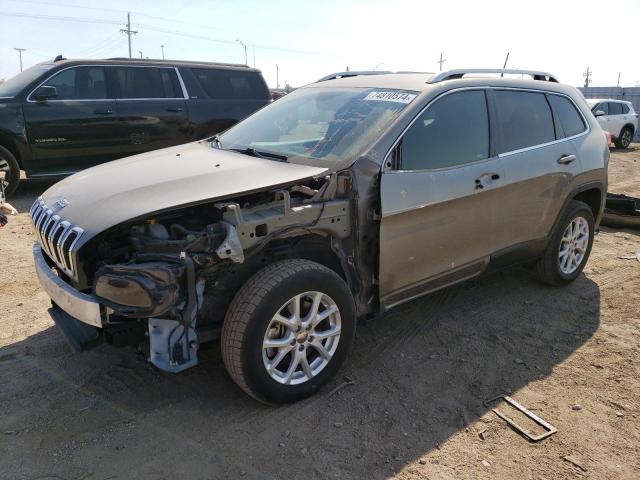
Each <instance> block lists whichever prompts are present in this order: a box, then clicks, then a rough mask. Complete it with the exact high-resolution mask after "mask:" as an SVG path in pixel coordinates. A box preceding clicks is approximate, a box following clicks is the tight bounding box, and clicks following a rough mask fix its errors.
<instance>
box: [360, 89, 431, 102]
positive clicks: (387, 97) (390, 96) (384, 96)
mask: <svg viewBox="0 0 640 480" xmlns="http://www.w3.org/2000/svg"><path fill="white" fill-rule="evenodd" d="M417 96H418V95H416V94H414V93H404V92H376V91H373V92H371V93H369V95H367V96H366V97H364V100H370V101H375V102H398V103H411V101H412V100H413V99H414V98H416V97H417Z"/></svg>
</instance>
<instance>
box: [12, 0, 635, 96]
mask: <svg viewBox="0 0 640 480" xmlns="http://www.w3.org/2000/svg"><path fill="white" fill-rule="evenodd" d="M606 5H607V4H606V2H602V1H591V0H582V1H574V0H537V1H534V2H532V1H528V2H521V1H517V0H512V1H502V0H484V1H480V0H472V1H467V0H455V1H443V0H441V1H437V2H434V1H427V0H424V1H418V0H413V1H410V0H393V1H389V0H387V1H382V0H315V1H310V0H297V1H293V0H291V1H284V0H282V1H280V0H270V1H259V0H207V1H205V0H175V1H162V0H136V1H131V0H129V1H125V0H102V1H96V0H84V1H81V0H61V1H56V0H0V78H9V77H11V76H13V75H15V74H16V73H18V72H19V71H20V64H19V57H18V52H17V51H15V50H14V48H16V47H17V48H25V49H26V51H25V52H24V53H23V64H24V67H25V68H26V67H28V66H31V65H33V64H35V63H39V62H43V61H46V60H50V59H52V58H54V57H55V56H56V55H58V54H62V55H63V56H65V57H66V58H92V59H95V58H109V57H123V56H127V55H128V47H127V37H126V35H125V34H124V33H122V32H120V29H121V28H125V23H126V15H127V12H131V22H132V30H137V31H138V33H137V34H136V35H134V36H133V37H132V38H133V39H132V53H133V56H137V57H139V56H140V52H142V56H143V57H145V58H146V57H149V58H162V49H161V45H164V46H165V48H164V53H165V57H166V58H168V59H179V60H205V61H214V62H230V63H244V62H245V53H244V48H243V47H242V45H241V44H240V43H239V42H237V40H240V41H242V42H243V43H244V44H246V45H247V63H248V64H249V65H250V66H254V65H255V66H256V67H257V68H259V69H260V70H262V72H263V75H264V77H265V79H266V80H267V83H268V84H269V86H270V87H275V86H276V82H277V81H279V84H280V86H281V87H282V86H283V85H284V84H285V82H286V83H289V84H290V85H292V86H300V85H304V84H307V83H310V82H313V81H315V80H317V79H318V78H320V77H322V76H324V75H326V74H329V73H332V72H338V71H343V70H345V68H346V67H347V66H349V67H350V68H351V70H373V69H377V70H391V71H398V70H411V71H427V72H436V71H438V70H439V68H440V66H439V64H438V60H439V58H440V54H442V55H443V58H444V59H445V60H446V61H445V62H444V64H443V69H444V70H447V69H454V68H482V67H486V68H500V67H502V65H503V63H504V60H505V57H506V55H507V52H509V61H508V65H507V67H508V68H509V67H510V68H522V69H534V70H542V71H547V72H550V73H553V74H554V75H556V76H557V77H558V78H559V79H560V81H562V82H563V83H568V84H572V85H576V86H579V85H582V84H583V83H584V77H583V72H585V71H586V69H587V66H588V67H589V69H590V70H591V71H592V72H593V74H592V86H615V85H616V83H617V81H618V73H620V85H621V86H627V87H628V86H635V85H640V61H638V60H637V59H636V58H635V56H634V55H635V52H636V50H637V45H638V39H639V37H638V34H637V28H638V27H637V26H638V25H640V0H617V1H616V2H615V12H614V11H609V10H608V9H607V8H605V7H606ZM36 17H37V18H36ZM601 19H602V20H605V21H604V22H601V21H600V20H601ZM613 25H618V27H617V28H613V29H612V26H613ZM276 65H277V66H278V71H279V75H278V76H277V75H276Z"/></svg>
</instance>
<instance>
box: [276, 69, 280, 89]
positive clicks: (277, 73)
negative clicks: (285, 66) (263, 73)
mask: <svg viewBox="0 0 640 480" xmlns="http://www.w3.org/2000/svg"><path fill="white" fill-rule="evenodd" d="M276 88H280V66H279V65H276Z"/></svg>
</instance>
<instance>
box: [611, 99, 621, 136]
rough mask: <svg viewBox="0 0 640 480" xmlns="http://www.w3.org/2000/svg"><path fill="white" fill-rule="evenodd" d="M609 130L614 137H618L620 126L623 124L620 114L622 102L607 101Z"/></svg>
mask: <svg viewBox="0 0 640 480" xmlns="http://www.w3.org/2000/svg"><path fill="white" fill-rule="evenodd" d="M609 124H610V125H611V130H609V131H610V132H611V133H612V134H613V136H614V137H619V136H620V132H621V131H622V127H623V126H624V115H623V114H622V103H620V102H609Z"/></svg>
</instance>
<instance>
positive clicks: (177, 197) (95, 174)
mask: <svg viewBox="0 0 640 480" xmlns="http://www.w3.org/2000/svg"><path fill="white" fill-rule="evenodd" d="M326 171H327V169H325V168H317V167H310V166H306V165H296V164H291V163H285V162H279V161H272V160H267V159H262V158H255V157H250V156H247V155H243V154H240V153H237V152H232V151H225V150H218V149H214V148H211V146H210V144H209V142H206V141H202V142H195V143H188V144H186V145H180V146H177V147H171V148H165V149H162V150H155V151H152V152H147V153H143V154H141V155H135V156H132V157H127V158H124V159H122V160H116V161H114V162H109V163H105V164H103V165H100V166H97V167H93V168H90V169H88V170H84V171H82V172H80V173H77V174H75V175H72V176H70V177H68V178H65V179H64V180H62V181H61V182H58V183H56V184H55V185H53V186H52V187H51V188H49V189H48V190H47V191H46V192H45V193H44V194H43V195H42V199H43V200H44V202H45V203H46V204H47V205H48V206H49V208H51V209H52V210H54V213H57V214H58V215H60V217H61V218H63V219H64V220H68V221H69V222H71V223H72V224H73V225H75V226H78V227H81V228H82V229H84V231H85V234H84V235H83V237H82V241H81V243H85V242H86V241H87V240H89V239H90V238H91V237H93V236H95V235H96V234H98V233H100V232H102V231H104V230H106V229H108V228H110V227H112V226H115V225H118V224H120V223H123V222H125V221H127V220H131V219H135V218H139V217H142V216H144V215H148V214H152V213H155V212H159V211H162V210H167V209H173V208H176V207H181V206H187V205H191V204H196V203H202V202H205V201H210V200H215V199H222V198H228V197H230V196H232V195H236V194H242V193H248V192H253V191H259V190H263V189H268V188H271V187H277V186H279V185H285V184H289V183H291V182H296V181H299V180H303V179H307V178H311V177H315V176H318V175H320V174H322V173H324V172H326Z"/></svg>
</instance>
